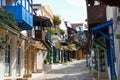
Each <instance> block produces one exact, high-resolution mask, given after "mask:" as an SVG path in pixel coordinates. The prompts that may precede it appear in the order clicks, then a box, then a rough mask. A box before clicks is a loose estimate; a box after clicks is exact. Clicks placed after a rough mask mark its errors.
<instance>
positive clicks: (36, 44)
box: [33, 38, 51, 50]
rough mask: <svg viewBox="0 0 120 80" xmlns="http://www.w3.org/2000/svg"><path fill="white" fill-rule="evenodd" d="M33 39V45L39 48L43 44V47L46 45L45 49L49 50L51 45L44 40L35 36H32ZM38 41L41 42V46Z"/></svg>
mask: <svg viewBox="0 0 120 80" xmlns="http://www.w3.org/2000/svg"><path fill="white" fill-rule="evenodd" d="M33 40H35V41H36V43H34V44H33V45H34V46H36V47H38V48H39V49H40V48H43V46H44V47H46V49H47V50H51V47H50V46H49V45H48V44H47V43H46V42H45V41H43V40H39V39H36V38H33ZM40 43H42V44H43V45H42V47H41V46H40V45H39V44H40Z"/></svg>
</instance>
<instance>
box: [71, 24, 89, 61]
mask: <svg viewBox="0 0 120 80" xmlns="http://www.w3.org/2000/svg"><path fill="white" fill-rule="evenodd" d="M71 26H72V28H73V29H75V30H76V31H77V34H78V42H76V43H78V46H77V47H78V51H77V55H78V59H80V58H83V57H84V52H83V51H84V46H85V44H86V33H87V30H86V28H85V24H84V23H71Z"/></svg>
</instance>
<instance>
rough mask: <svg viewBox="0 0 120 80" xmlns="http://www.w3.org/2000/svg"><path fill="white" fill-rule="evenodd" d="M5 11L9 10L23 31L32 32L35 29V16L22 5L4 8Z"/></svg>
mask: <svg viewBox="0 0 120 80" xmlns="http://www.w3.org/2000/svg"><path fill="white" fill-rule="evenodd" d="M3 8H4V9H5V10H9V11H10V12H12V13H13V15H14V16H15V20H16V21H17V23H18V25H19V27H20V28H21V29H23V30H31V29H32V28H33V15H32V13H30V12H29V11H27V10H26V9H25V8H24V7H23V6H22V5H20V6H3Z"/></svg>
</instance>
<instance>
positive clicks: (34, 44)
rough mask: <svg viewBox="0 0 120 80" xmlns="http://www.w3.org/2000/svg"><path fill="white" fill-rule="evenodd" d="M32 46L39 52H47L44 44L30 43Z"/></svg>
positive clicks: (38, 42)
mask: <svg viewBox="0 0 120 80" xmlns="http://www.w3.org/2000/svg"><path fill="white" fill-rule="evenodd" d="M32 45H33V46H34V47H35V48H37V49H40V50H45V51H47V48H46V47H45V46H44V44H43V43H42V42H40V41H35V42H34V43H32Z"/></svg>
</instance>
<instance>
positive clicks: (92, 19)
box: [88, 5, 106, 24]
mask: <svg viewBox="0 0 120 80" xmlns="http://www.w3.org/2000/svg"><path fill="white" fill-rule="evenodd" d="M105 21H106V6H101V5H96V6H88V23H89V24H94V23H95V24H97V23H102V22H105Z"/></svg>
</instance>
